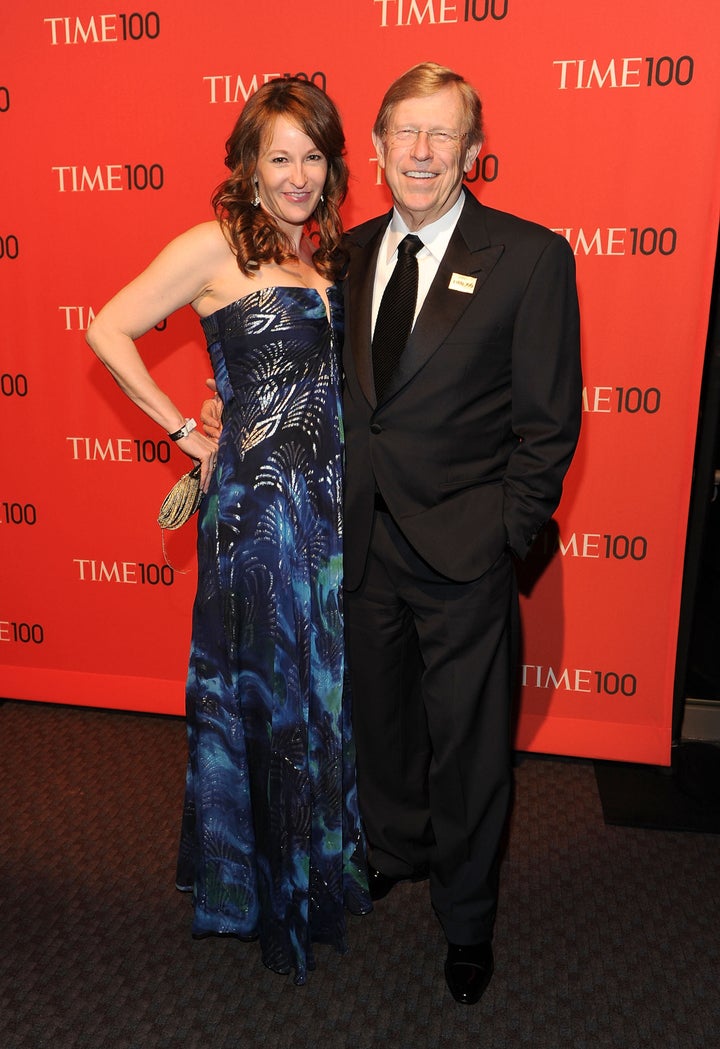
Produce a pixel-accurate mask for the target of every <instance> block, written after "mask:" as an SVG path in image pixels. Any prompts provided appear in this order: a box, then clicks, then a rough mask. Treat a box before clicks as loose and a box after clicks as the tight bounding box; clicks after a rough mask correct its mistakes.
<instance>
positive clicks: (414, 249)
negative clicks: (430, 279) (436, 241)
mask: <svg viewBox="0 0 720 1049" xmlns="http://www.w3.org/2000/svg"><path fill="white" fill-rule="evenodd" d="M422 247H423V242H422V241H421V240H420V238H419V237H416V236H415V234H414V233H408V235H407V236H406V237H403V239H402V240H401V241H400V243H399V244H398V249H397V250H398V258H399V257H400V256H401V255H405V256H407V255H417V253H418V252H419V251H420V248H422Z"/></svg>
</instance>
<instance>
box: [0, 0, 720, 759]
mask: <svg viewBox="0 0 720 1049" xmlns="http://www.w3.org/2000/svg"><path fill="white" fill-rule="evenodd" d="M55 11H56V9H55V8H48V7H47V5H45V4H40V3H39V2H38V0H26V2H25V3H24V4H22V5H20V4H18V5H13V9H12V10H11V11H9V12H5V13H4V15H3V24H2V41H1V43H0V49H1V50H2V62H1V64H0V136H1V140H2V158H3V162H2V166H1V170H0V287H1V288H2V302H3V311H2V344H1V345H2V348H1V349H0V406H1V408H2V421H3V428H2V432H3V453H2V455H3V463H2V490H1V492H0V537H1V542H2V558H1V565H2V569H1V570H2V591H1V592H0V694H3V695H5V696H8V697H14V698H22V699H35V700H45V701H48V700H50V701H56V702H66V703H81V704H89V705H97V706H106V707H114V706H116V707H123V708H128V709H135V710H148V711H158V712H169V713H181V712H182V711H183V682H184V675H185V663H186V656H187V648H188V640H189V622H190V605H191V601H192V596H193V590H194V551H193V547H194V527H193V526H192V525H190V526H188V527H186V528H185V529H184V530H183V531H182V532H181V533H173V534H169V535H167V537H166V545H167V553H168V558H169V560H170V562H171V564H172V565H173V566H174V569H171V568H169V567H168V566H167V565H166V563H165V559H164V556H163V549H162V545H161V534H160V529H159V528H158V527H157V525H156V523H155V519H156V515H157V510H158V506H159V503H160V501H161V499H162V496H163V495H164V493H165V491H166V490H167V489H168V488H169V487H170V485H171V483H172V482H173V481H174V480H175V478H176V477H178V476H179V474H180V473H181V472H183V471H184V469H185V468H186V460H185V459H184V457H182V455H181V454H180V453H179V452H178V451H177V450H171V448H170V446H169V442H168V441H167V440H166V439H165V438H164V435H163V434H162V433H161V432H160V431H158V429H157V428H156V427H154V426H153V424H151V423H150V422H149V421H147V420H146V419H145V417H144V416H143V415H142V414H141V413H139V412H138V411H137V409H135V408H134V407H133V406H132V405H131V404H130V403H129V402H126V401H125V399H124V398H123V396H122V395H121V394H120V393H119V392H118V391H117V389H116V388H115V386H114V384H113V382H112V380H111V379H110V377H109V375H108V374H107V373H106V372H105V370H104V369H103V368H102V366H101V365H99V364H98V363H97V362H96V360H95V358H94V356H93V355H92V353H91V352H90V350H89V349H88V348H87V346H86V343H85V340H84V331H85V329H86V328H87V325H88V322H89V320H90V319H91V317H92V316H93V311H94V310H97V309H98V308H99V307H100V306H101V305H102V304H103V303H104V302H105V301H106V300H107V298H109V296H110V295H111V294H112V293H113V292H114V291H115V290H116V289H117V288H118V287H120V285H122V284H124V283H126V282H127V281H128V280H129V279H130V278H131V277H132V276H134V275H135V273H136V272H137V271H139V270H140V269H141V268H143V267H144V265H145V264H146V263H147V262H148V261H149V260H150V259H151V258H152V257H153V255H154V254H156V252H157V251H158V250H159V249H160V248H161V247H162V246H163V244H164V243H165V242H167V240H169V239H170V238H171V237H172V236H174V235H175V234H177V233H179V232H180V231H181V230H183V229H185V228H187V227H188V226H190V225H193V224H194V223H196V222H198V221H203V220H204V219H206V218H208V217H210V211H209V198H210V195H211V191H212V189H213V188H214V187H215V185H216V184H217V182H218V181H219V180H220V179H221V177H222V176H223V172H224V169H223V166H222V157H223V155H224V150H223V145H224V142H225V139H226V137H227V135H228V133H229V131H230V128H231V127H232V124H233V123H234V120H235V118H236V116H237V113H238V111H239V108H240V106H241V105H242V103H243V101H244V99H245V98H246V97H247V95H248V94H249V93H250V92H251V91H253V90H254V89H255V88H256V87H257V85H258V84H260V83H262V82H263V81H264V80H265V79H267V78H270V77H272V76H276V75H284V74H300V75H304V76H307V77H308V78H310V79H313V80H314V81H315V82H316V83H318V84H320V85H321V86H324V87H326V88H327V90H328V92H329V93H330V94H331V95H332V97H333V98H334V99H335V100H336V102H337V103H338V105H339V107H340V109H341V112H342V114H343V118H344V122H345V127H346V132H347V137H348V159H349V163H350V166H351V170H352V176H353V177H352V182H351V189H350V196H349V200H348V203H347V206H346V209H345V220H346V224H347V225H351V224H353V223H355V222H357V221H360V220H362V219H364V218H367V217H369V216H370V215H372V214H376V213H378V212H379V211H383V210H385V209H386V208H387V207H388V204H389V196H388V193H387V190H386V188H385V187H384V185H383V184H382V181H381V179H380V178H379V176H378V170H377V165H376V163H375V160H374V157H373V151H372V146H371V142H370V135H369V129H370V126H371V124H372V121H373V118H374V115H375V112H376V110H377V107H378V104H379V101H380V98H381V96H382V94H383V91H384V88H385V87H386V86H387V84H388V83H389V82H390V81H391V80H392V79H393V78H394V77H395V76H397V75H398V74H399V73H401V72H402V71H403V70H404V69H406V68H407V67H408V66H410V65H412V64H413V63H415V62H417V61H422V60H425V59H428V58H432V59H434V60H436V61H439V62H442V63H445V64H448V65H450V66H453V67H454V68H457V69H458V70H460V71H461V72H463V73H464V74H465V75H466V76H467V77H468V78H469V79H471V80H472V81H473V82H474V83H475V84H476V86H477V87H478V88H479V90H480V93H481V95H482V97H483V101H484V105H485V112H486V121H487V144H486V147H485V149H484V152H483V155H482V157H481V161H480V163H479V164H478V166H477V168H476V170H475V171H473V172H471V176H470V179H471V181H470V186H471V188H472V190H473V192H475V193H476V194H477V195H478V196H479V197H480V199H482V200H483V201H484V202H485V203H487V204H490V205H493V206H496V207H500V208H505V209H507V210H510V211H513V212H516V213H517V214H520V215H523V216H524V217H526V218H530V219H534V220H536V221H538V222H541V223H543V224H545V225H547V226H550V227H552V228H554V229H557V230H560V231H561V232H562V233H563V234H564V235H565V236H566V237H567V239H568V240H569V242H570V243H571V245H572V246H573V249H574V251H575V253H576V256H577V262H578V281H579V288H580V298H581V308H582V325H583V358H584V372H585V382H586V387H585V413H584V428H583V434H582V438H581V443H580V447H579V450H578V454H577V456H576V459H575V461H574V463H573V466H572V468H571V471H570V474H569V476H568V480H567V484H566V492H565V496H564V498H563V502H562V504H561V506H560V509H559V510H558V513H557V515H556V519H555V522H554V523H553V525H552V526H551V527H550V528H549V529H548V530H547V532H546V533H545V534H544V535H543V536H542V537H541V539H540V542H539V543H538V545H537V547H536V549H535V552H534V554H533V556H532V558H531V561H530V563H529V564H528V565H526V566H525V567H524V568H523V570H522V585H523V619H524V649H523V689H522V706H521V713H520V720H519V725H518V734H517V745H518V747H520V748H522V749H529V750H539V751H545V752H548V753H560V754H572V755H580V756H595V757H600V758H618V759H623V760H631V761H647V762H658V763H666V762H668V761H669V748H670V717H671V704H672V687H673V672H674V662H675V646H676V638H677V624H678V613H679V601H680V585H681V576H682V566H683V555H684V544H685V531H686V519H687V508H688V500H689V491H690V483H691V468H692V457H693V447H694V438H695V428H696V419H697V413H698V398H699V389H700V380H701V371H702V363H703V355H704V346H705V338H706V329H707V316H708V309H709V299H710V287H711V278H712V267H713V260H714V254H715V246H716V237H717V228H718V211H719V197H720V179H719V178H718V176H719V175H720V142H719V135H718V111H719V108H720V107H719V106H718V98H719V96H720V93H719V92H718V86H719V85H718V80H719V74H718V62H717V54H716V43H717V39H718V31H719V30H720V7H719V6H718V5H717V4H716V3H715V2H714V0H698V2H695V3H692V4H689V5H685V4H680V3H673V4H671V3H666V4H662V5H658V4H657V2H656V0H626V2H624V3H609V4H602V5H584V4H578V3H577V2H576V0H556V2H555V3H553V4H538V3H536V2H533V0H455V2H454V3H452V2H450V0H355V2H353V3H346V4H338V3H336V2H330V0H319V3H317V4H314V5H313V7H312V13H311V14H310V13H309V12H308V10H307V9H302V11H299V10H298V7H297V4H295V3H292V2H290V0H269V2H268V3H266V4H263V5H261V4H252V5H251V4H238V3H229V2H227V0H215V3H213V4H212V6H211V8H209V9H207V11H202V10H201V9H200V8H198V5H197V4H195V3H191V2H190V0H173V2H167V0H158V2H155V3H154V4H153V8H152V10H145V9H143V10H141V11H132V10H126V11H119V12H117V13H114V14H108V13H103V8H100V7H96V6H94V5H93V4H88V3H85V2H79V0H77V2H75V3H74V4H72V5H70V7H69V8H61V13H60V14H56V13H54V12H55ZM141 350H142V352H143V354H144V356H145V358H146V360H147V362H148V363H149V365H150V367H151V369H152V371H153V373H154V374H155V375H156V376H157V378H158V380H159V382H160V383H161V384H162V385H164V386H166V387H167V388H168V390H169V391H170V392H171V394H172V396H173V398H174V399H175V401H176V403H177V404H178V405H179V406H181V407H182V408H183V410H184V411H185V412H186V413H187V414H188V415H192V414H196V413H197V410H198V408H199V404H200V401H201V400H202V397H203V381H204V379H205V377H206V376H207V375H208V374H209V366H208V362H207V359H206V354H205V350H204V344H203V340H202V337H201V334H200V331H199V326H198V323H197V320H196V318H195V317H194V315H193V314H192V311H191V310H190V309H189V308H188V309H187V310H185V311H183V312H182V313H180V314H177V315H175V316H173V317H171V318H169V320H168V321H167V324H166V325H165V326H164V327H163V329H162V330H160V331H153V332H151V333H150V334H148V335H147V336H145V337H144V339H143V340H142V344H141Z"/></svg>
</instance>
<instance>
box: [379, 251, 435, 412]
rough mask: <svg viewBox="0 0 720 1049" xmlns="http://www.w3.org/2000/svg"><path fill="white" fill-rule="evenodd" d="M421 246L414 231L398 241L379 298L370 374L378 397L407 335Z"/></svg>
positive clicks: (396, 361)
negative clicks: (393, 266)
mask: <svg viewBox="0 0 720 1049" xmlns="http://www.w3.org/2000/svg"><path fill="white" fill-rule="evenodd" d="M422 246H423V242H422V241H421V240H420V238H419V237H416V236H415V235H414V234H413V233H409V234H408V235H407V237H405V238H404V239H403V240H401V241H400V243H399V244H398V260H397V262H396V263H395V269H394V270H393V271H392V273H391V275H390V280H389V281H388V282H387V285H386V287H385V291H384V292H383V297H382V299H381V300H380V309H379V310H378V315H377V320H376V321H375V334H374V335H373V341H372V359H373V375H374V377H375V393H376V395H377V399H378V400H380V398H381V396H382V393H383V391H384V390H385V387H386V386H387V384H388V380H389V379H390V376H391V375H392V373H393V372H394V371H395V368H396V367H397V363H398V361H399V360H400V356H401V354H402V352H403V350H404V349H405V343H406V342H407V341H408V337H409V335H410V329H411V328H412V322H413V317H414V316H415V303H416V301H417V288H418V264H417V259H416V258H415V256H416V255H417V253H418V251H420V248H422Z"/></svg>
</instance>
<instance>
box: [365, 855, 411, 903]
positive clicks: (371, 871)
mask: <svg viewBox="0 0 720 1049" xmlns="http://www.w3.org/2000/svg"><path fill="white" fill-rule="evenodd" d="M403 880H404V879H403V878H391V877H390V875H389V874H383V873H382V871H379V870H376V868H375V867H371V866H370V864H369V863H368V889H369V890H370V899H371V900H382V899H384V898H385V896H387V894H388V893H389V892H390V890H391V889H394V888H395V886H396V885H397V883H398V882H400V881H403Z"/></svg>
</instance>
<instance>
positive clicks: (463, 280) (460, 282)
mask: <svg viewBox="0 0 720 1049" xmlns="http://www.w3.org/2000/svg"><path fill="white" fill-rule="evenodd" d="M476 284H477V278H476V277H466V276H465V274H464V273H453V275H452V277H451V278H450V283H449V284H448V287H449V289H450V291H464V292H465V294H466V295H472V293H473V292H474V291H475V285H476Z"/></svg>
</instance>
